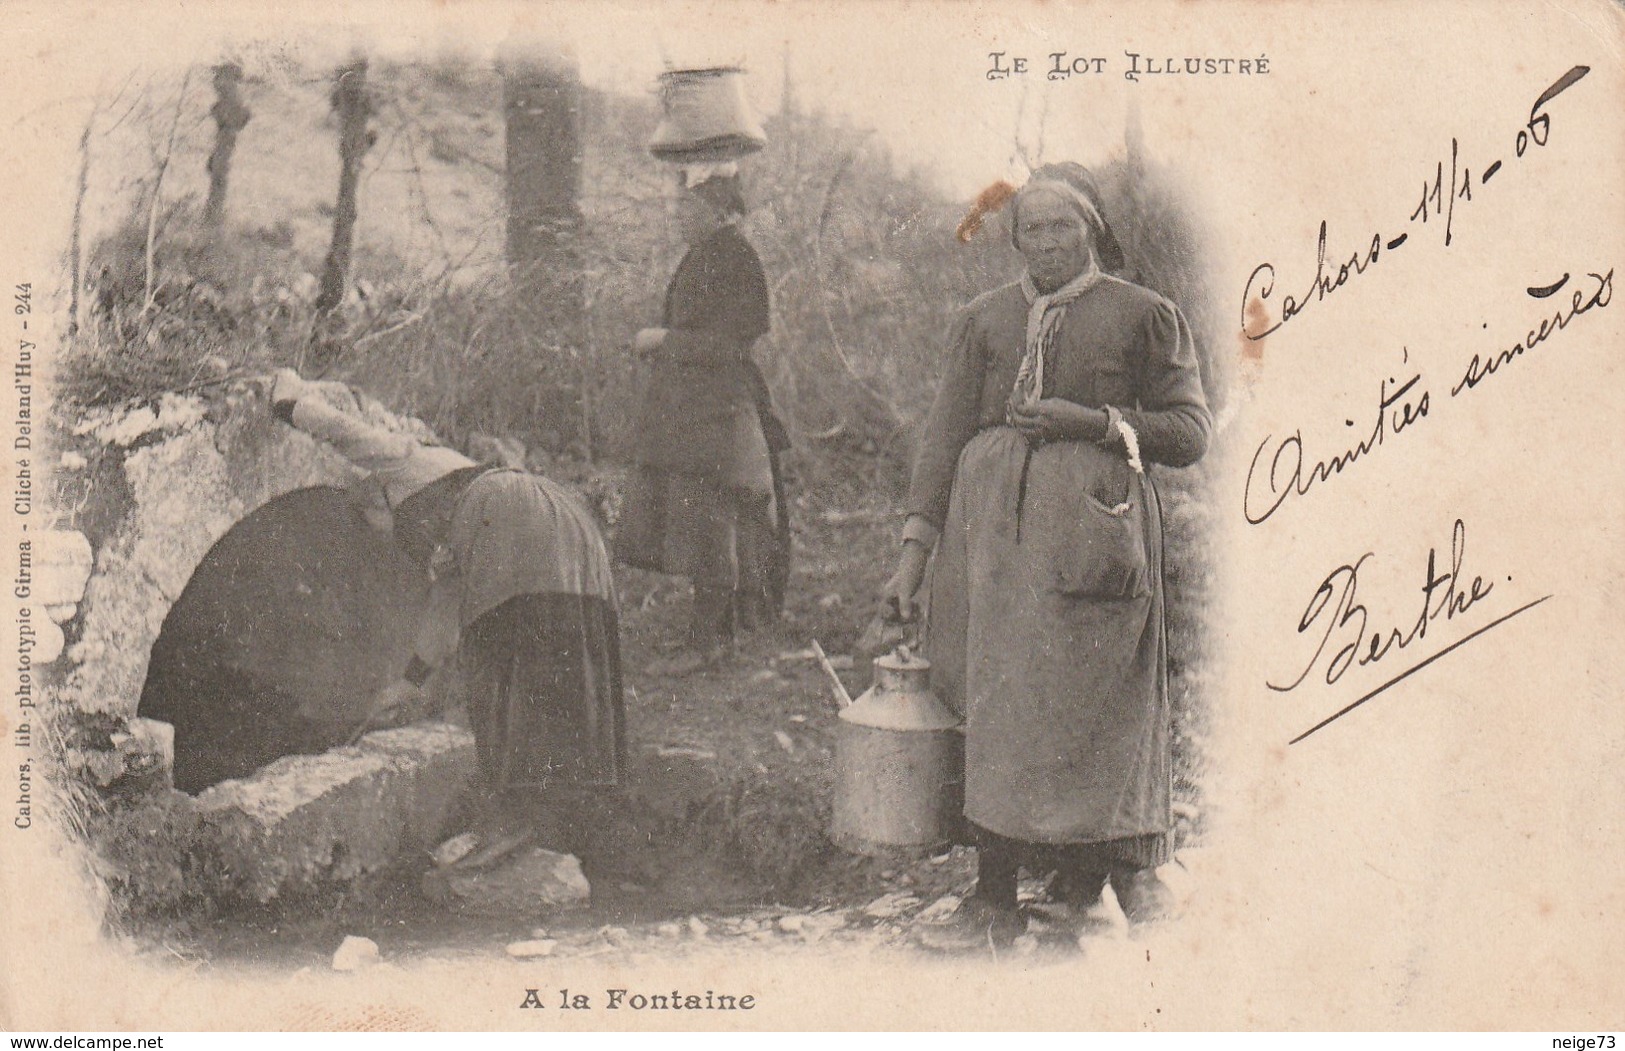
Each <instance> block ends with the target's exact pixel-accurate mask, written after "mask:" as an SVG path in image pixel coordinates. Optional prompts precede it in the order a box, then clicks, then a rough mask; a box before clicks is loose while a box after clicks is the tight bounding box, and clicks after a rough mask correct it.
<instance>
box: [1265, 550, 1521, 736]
mask: <svg viewBox="0 0 1625 1051" xmlns="http://www.w3.org/2000/svg"><path fill="white" fill-rule="evenodd" d="M1466 550H1467V526H1466V524H1465V523H1464V522H1463V521H1462V520H1461V519H1459V518H1458V519H1456V522H1455V525H1454V527H1452V529H1451V533H1450V565H1449V568H1448V569H1445V570H1444V571H1442V572H1441V571H1440V569H1439V566H1438V549H1437V548H1429V549H1428V559H1427V572H1426V575H1425V576H1424V577H1423V582H1422V586H1421V588H1420V591H1421V593H1422V594H1421V598H1422V601H1421V609H1420V610H1419V611H1418V613H1417V617H1416V619H1415V620H1414V621H1411V622H1410V623H1408V624H1402V625H1400V626H1398V627H1389V626H1384V627H1378V628H1375V629H1373V627H1372V621H1373V619H1374V618H1373V617H1372V614H1371V612H1370V610H1369V609H1368V608H1367V607H1366V605H1365V604H1364V603H1363V602H1361V601H1360V596H1359V590H1358V589H1359V574H1360V569H1361V567H1362V566H1364V565H1365V564H1366V562H1367V561H1368V560H1370V559H1372V558H1375V557H1376V556H1375V554H1374V553H1373V552H1370V551H1367V552H1366V553H1365V554H1363V555H1361V556H1360V557H1359V558H1357V559H1355V560H1354V561H1353V562H1348V563H1345V564H1343V565H1340V566H1338V567H1337V568H1336V569H1333V570H1332V571H1331V572H1330V573H1328V574H1327V575H1326V578H1325V579H1324V580H1322V581H1321V582H1320V585H1319V586H1318V587H1317V588H1316V589H1315V593H1314V594H1313V595H1312V596H1310V599H1309V604H1308V605H1307V606H1306V607H1305V608H1304V612H1303V616H1302V618H1301V619H1300V620H1299V621H1298V634H1300V635H1309V636H1310V637H1312V638H1313V637H1315V635H1316V634H1318V640H1317V641H1316V643H1315V649H1314V653H1313V654H1312V655H1311V656H1310V658H1309V660H1308V662H1307V663H1306V664H1305V665H1304V667H1303V670H1302V671H1301V672H1299V673H1298V676H1297V678H1295V679H1293V680H1292V681H1291V682H1290V683H1287V684H1285V685H1279V684H1277V683H1274V682H1267V683H1266V685H1268V686H1269V688H1270V689H1272V690H1277V691H1280V692H1283V693H1284V692H1289V691H1291V690H1295V689H1297V688H1298V687H1299V686H1300V685H1302V684H1303V682H1304V680H1306V679H1307V678H1308V677H1309V675H1310V674H1311V673H1312V672H1314V671H1315V670H1316V669H1318V668H1324V678H1325V681H1326V683H1327V685H1331V684H1333V683H1335V682H1337V681H1338V680H1339V679H1341V678H1342V677H1343V676H1344V675H1345V674H1346V673H1347V672H1349V671H1350V670H1351V669H1353V668H1357V667H1359V668H1363V667H1367V666H1370V665H1375V664H1378V663H1380V662H1382V661H1383V660H1385V659H1387V658H1389V657H1391V656H1394V655H1395V654H1397V653H1399V652H1400V651H1403V650H1406V649H1408V648H1410V647H1412V646H1414V645H1416V644H1417V643H1419V642H1421V641H1422V640H1424V639H1426V638H1427V634H1428V627H1429V625H1432V624H1435V623H1437V622H1438V621H1440V620H1441V619H1442V620H1444V621H1453V620H1455V619H1456V618H1458V617H1462V618H1466V617H1467V616H1468V614H1469V613H1471V612H1472V611H1473V610H1475V609H1477V608H1478V607H1479V605H1480V604H1481V603H1483V602H1485V601H1486V600H1487V599H1488V598H1489V596H1490V594H1491V592H1492V591H1493V590H1494V584H1493V583H1491V582H1489V581H1486V580H1485V578H1484V577H1483V576H1482V575H1475V576H1474V577H1473V578H1472V580H1471V581H1468V580H1467V576H1466V574H1465V573H1464V572H1463V570H1462V562H1463V560H1464V559H1465V557H1466ZM1507 579H1508V580H1511V579H1512V578H1511V577H1508V578H1507ZM1549 598H1551V596H1550V595H1544V596H1542V597H1540V598H1537V599H1535V600H1533V601H1531V602H1526V603H1524V604H1523V605H1521V606H1518V607H1517V608H1516V609H1513V610H1511V611H1510V612H1508V613H1504V614H1502V615H1501V616H1499V617H1497V618H1495V619H1494V620H1492V621H1490V622H1488V623H1486V624H1483V625H1481V626H1479V627H1477V628H1476V629H1474V630H1473V631H1471V632H1469V633H1468V634H1466V635H1464V636H1462V637H1461V638H1458V639H1456V640H1455V641H1454V642H1452V643H1450V644H1449V645H1447V646H1445V647H1443V648H1442V649H1439V650H1437V651H1435V652H1434V653H1433V654H1431V655H1430V656H1428V657H1425V658H1423V659H1422V660H1420V661H1417V662H1416V663H1415V664H1412V665H1410V666H1409V667H1407V668H1405V669H1404V670H1403V671H1401V672H1399V673H1398V674H1397V675H1394V676H1393V677H1392V678H1390V679H1388V680H1387V681H1385V682H1383V683H1382V684H1381V685H1379V686H1377V687H1376V688H1374V689H1372V690H1369V691H1367V692H1366V693H1365V694H1363V695H1362V696H1360V697H1359V698H1357V699H1356V700H1355V701H1353V702H1352V703H1350V704H1347V705H1345V706H1343V707H1342V708H1341V709H1339V710H1338V711H1336V712H1334V713H1333V714H1331V715H1329V716H1327V717H1326V718H1324V719H1322V720H1321V721H1320V722H1318V723H1316V724H1315V725H1314V726H1311V727H1310V728H1309V729H1307V730H1305V731H1304V732H1303V733H1300V734H1299V735H1298V736H1296V737H1294V738H1293V739H1292V740H1291V741H1290V742H1289V743H1290V744H1297V743H1298V742H1300V741H1302V740H1304V739H1305V738H1307V737H1309V736H1310V735H1311V734H1314V733H1316V732H1317V731H1319V730H1322V729H1324V728H1325V727H1327V726H1330V725H1331V724H1332V723H1334V722H1336V721H1337V720H1338V719H1341V718H1342V717H1343V716H1345V715H1347V714H1349V713H1350V712H1352V711H1353V710H1354V709H1356V708H1358V707H1360V706H1361V705H1362V704H1365V703H1366V702H1367V701H1370V700H1371V699H1372V698H1374V697H1377V696H1378V695H1380V694H1381V693H1383V691H1385V690H1387V689H1389V688H1390V687H1392V686H1394V685H1396V684H1398V683H1400V682H1402V681H1403V680H1405V679H1407V678H1409V677H1410V676H1412V675H1415V674H1416V673H1417V672H1419V671H1421V670H1422V669H1423V668H1426V667H1427V666H1428V665H1430V664H1432V663H1434V662H1435V661H1437V660H1440V659H1441V658H1443V657H1445V656H1447V655H1449V654H1451V653H1453V652H1455V651H1456V650H1458V649H1460V648H1461V647H1462V646H1465V645H1466V644H1467V643H1469V642H1472V641H1473V640H1474V639H1477V638H1480V637H1482V636H1483V635H1484V634H1485V633H1486V632H1488V631H1490V630H1491V629H1493V628H1496V627H1499V626H1500V625H1502V624H1505V623H1506V622H1507V621H1509V620H1511V619H1512V618H1514V617H1516V616H1519V615H1520V614H1523V613H1526V612H1528V611H1529V610H1531V609H1534V608H1535V607H1536V606H1538V605H1540V604H1541V603H1542V602H1545V601H1546V600H1547V599H1549ZM1435 634H1437V633H1436V632H1435Z"/></svg>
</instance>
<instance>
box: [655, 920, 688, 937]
mask: <svg viewBox="0 0 1625 1051" xmlns="http://www.w3.org/2000/svg"><path fill="white" fill-rule="evenodd" d="M655 933H656V934H658V935H660V936H661V937H662V938H681V937H682V936H683V928H681V927H679V926H678V925H677V924H675V923H662V924H661V925H660V926H658V927H656V928H655Z"/></svg>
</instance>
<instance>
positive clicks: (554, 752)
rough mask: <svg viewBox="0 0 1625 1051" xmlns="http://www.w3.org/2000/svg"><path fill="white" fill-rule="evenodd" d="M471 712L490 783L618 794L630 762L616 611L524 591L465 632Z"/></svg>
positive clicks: (496, 787) (599, 603) (596, 601)
mask: <svg viewBox="0 0 1625 1051" xmlns="http://www.w3.org/2000/svg"><path fill="white" fill-rule="evenodd" d="M461 664H462V666H463V668H464V670H465V672H466V674H467V684H468V715H469V722H470V724H471V728H472V729H473V731H474V741H475V748H476V751H477V753H478V756H479V769H480V775H481V780H482V782H483V787H484V788H486V790H488V791H491V792H507V791H511V790H515V789H525V790H540V791H542V792H543V793H546V794H551V793H554V792H558V791H561V790H562V791H569V790H572V789H580V788H595V787H602V788H610V787H613V786H615V785H617V784H619V783H620V782H621V779H622V775H623V773H624V769H625V763H626V721H625V713H624V710H623V706H622V700H621V655H620V637H619V634H618V626H617V623H616V613H615V607H614V606H613V605H612V604H611V603H610V602H609V601H607V600H605V599H604V598H601V597H598V596H594V595H573V594H558V593H552V594H532V595H519V596H516V597H514V598H511V599H509V600H508V601H507V602H504V603H503V604H502V605H500V606H498V607H496V608H495V609H493V610H490V611H488V612H486V613H484V614H482V615H481V616H480V617H479V618H477V619H476V620H475V621H474V623H472V624H471V625H469V626H468V627H467V628H466V629H465V630H464V632H463V639H462V644H461Z"/></svg>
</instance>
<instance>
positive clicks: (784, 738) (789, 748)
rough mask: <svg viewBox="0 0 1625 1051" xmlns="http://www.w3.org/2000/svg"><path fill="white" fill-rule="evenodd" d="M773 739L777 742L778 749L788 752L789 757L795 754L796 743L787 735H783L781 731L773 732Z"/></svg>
mask: <svg viewBox="0 0 1625 1051" xmlns="http://www.w3.org/2000/svg"><path fill="white" fill-rule="evenodd" d="M773 739H774V740H775V741H777V742H779V747H780V748H782V749H784V750H785V751H786V752H789V753H790V754H791V755H794V754H795V751H796V743H795V741H794V740H792V739H791V737H790V735H789V734H787V733H785V732H784V731H783V730H774V731H773Z"/></svg>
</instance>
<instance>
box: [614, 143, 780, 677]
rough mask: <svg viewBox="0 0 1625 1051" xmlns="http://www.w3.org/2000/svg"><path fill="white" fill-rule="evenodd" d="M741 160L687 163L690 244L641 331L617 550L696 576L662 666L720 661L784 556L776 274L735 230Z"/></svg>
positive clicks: (770, 586)
mask: <svg viewBox="0 0 1625 1051" xmlns="http://www.w3.org/2000/svg"><path fill="white" fill-rule="evenodd" d="M731 167H732V166H731V165H725V166H723V168H724V170H722V171H710V170H703V169H702V170H700V171H698V172H688V173H686V174H685V179H686V180H687V182H688V185H687V186H686V187H685V188H684V189H683V191H682V195H681V197H680V198H679V201H678V219H679V223H680V225H681V227H682V233H683V239H684V240H685V241H686V242H687V244H688V246H689V248H688V253H687V254H686V255H685V256H684V257H683V260H682V262H681V263H680V264H679V265H678V267H677V272H676V273H675V274H674V275H673V276H672V279H671V283H670V285H669V286H668V287H667V289H666V307H665V314H664V319H663V327H660V328H646V329H643V330H642V331H640V332H639V333H638V334H637V338H636V341H635V343H634V347H635V349H636V350H637V352H638V354H639V355H640V356H642V357H644V358H648V359H650V360H652V361H653V363H654V368H653V374H652V375H651V377H650V381H649V387H648V390H647V393H646V394H645V396H644V401H643V406H642V409H641V412H640V416H639V420H640V430H639V434H638V442H637V450H636V457H637V463H638V473H637V477H636V479H635V481H634V485H633V488H632V491H631V493H630V495H629V497H628V501H627V507H626V510H625V513H624V515H623V516H622V520H621V525H620V530H619V533H618V535H617V537H616V544H615V554H616V557H617V558H618V559H619V560H620V561H622V562H625V563H627V564H628V565H633V566H638V567H641V568H644V569H652V570H655V571H657V572H665V573H676V574H680V575H683V576H686V577H688V578H689V579H690V580H691V581H692V582H693V585H694V612H693V619H692V620H691V622H690V625H689V639H688V649H687V652H685V653H682V654H680V655H678V656H677V657H675V658H673V659H671V660H667V661H662V662H658V663H657V664H656V665H654V666H652V668H651V670H653V671H656V672H657V673H666V674H682V673H686V672H691V671H694V670H697V669H698V668H700V667H703V666H705V665H707V664H710V663H712V662H713V661H715V660H716V659H717V658H718V657H719V656H721V654H722V653H724V652H725V651H726V649H727V647H728V646H729V645H731V644H732V642H733V638H734V632H735V629H736V627H740V626H750V625H751V624H752V623H754V622H758V621H762V620H765V619H768V618H771V617H772V616H774V615H775V614H776V613H777V610H778V606H779V604H780V602H781V601H782V598H783V581H784V576H785V571H786V569H787V564H788V558H787V541H788V533H787V531H786V530H785V528H784V514H785V508H784V506H783V499H784V493H783V487H782V485H781V484H780V482H779V477H778V460H777V457H778V454H779V453H780V452H782V451H783V449H784V448H785V447H786V446H787V445H788V442H787V441H786V440H785V438H784V428H783V426H782V425H781V424H779V422H778V420H777V418H776V417H775V416H774V414H773V410H772V405H771V403H770V401H769V398H768V390H767V383H766V382H765V381H764V380H763V378H762V374H761V371H760V370H759V369H758V368H757V367H756V363H755V362H754V361H753V360H751V354H750V352H751V346H752V345H753V344H754V343H755V342H756V340H757V339H758V338H759V337H761V336H763V335H765V334H766V333H767V331H768V291H767V279H766V277H765V276H764V274H763V272H762V264H761V260H760V259H759V258H758V257H757V255H756V250H755V249H754V248H752V247H751V244H750V242H749V241H747V240H746V239H745V236H744V234H742V233H741V232H740V231H739V227H738V220H739V219H740V218H741V217H743V215H744V213H745V203H744V195H743V193H742V191H741V188H740V184H739V176H738V175H737V174H735V173H733V172H732V171H731V170H728V169H731Z"/></svg>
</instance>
